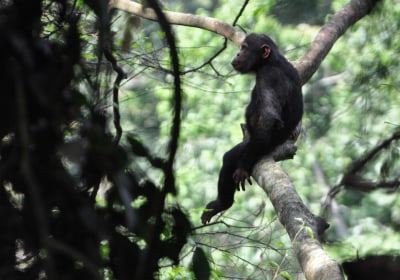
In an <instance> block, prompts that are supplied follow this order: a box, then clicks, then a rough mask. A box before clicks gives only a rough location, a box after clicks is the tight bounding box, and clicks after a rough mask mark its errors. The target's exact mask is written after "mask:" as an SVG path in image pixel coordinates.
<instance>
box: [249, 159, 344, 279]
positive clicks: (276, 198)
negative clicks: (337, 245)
mask: <svg viewBox="0 0 400 280" xmlns="http://www.w3.org/2000/svg"><path fill="white" fill-rule="evenodd" d="M252 175H253V178H254V179H255V180H256V182H257V183H258V185H259V186H261V188H262V189H263V190H264V191H265V192H266V193H267V195H268V197H269V199H270V200H271V203H272V205H273V206H274V208H275V211H276V213H277V215H278V219H279V221H280V222H281V223H282V225H283V226H284V227H285V229H286V231H287V233H288V234H289V237H290V240H291V241H292V245H293V249H294V252H295V253H296V256H297V259H298V261H299V263H300V265H301V267H302V270H303V272H304V275H305V277H306V278H307V279H308V280H342V279H344V278H343V275H342V272H341V270H340V267H339V265H338V264H337V262H336V261H334V260H333V259H331V258H330V257H329V256H328V255H327V254H326V253H325V251H324V250H323V249H322V246H321V244H320V242H319V235H320V234H322V233H323V232H324V230H325V229H326V227H327V224H326V223H325V221H324V220H323V219H321V218H319V217H317V216H315V215H313V214H312V213H311V212H310V211H309V210H308V209H307V207H306V206H305V205H304V204H303V202H302V201H301V198H300V197H299V195H298V194H297V192H296V190H295V188H294V186H293V184H292V182H291V181H290V178H289V177H288V175H287V174H286V173H285V172H284V171H283V170H282V168H280V167H279V166H278V165H277V164H276V163H275V161H274V160H273V159H272V158H270V157H265V158H263V159H262V160H260V161H259V162H258V163H257V164H256V166H255V167H254V168H253V173H252Z"/></svg>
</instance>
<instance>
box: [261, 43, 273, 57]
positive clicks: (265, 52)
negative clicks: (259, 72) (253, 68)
mask: <svg viewBox="0 0 400 280" xmlns="http://www.w3.org/2000/svg"><path fill="white" fill-rule="evenodd" d="M270 53H271V48H270V47H269V46H268V45H267V44H264V45H262V46H261V57H262V58H263V59H266V58H268V57H269V54H270Z"/></svg>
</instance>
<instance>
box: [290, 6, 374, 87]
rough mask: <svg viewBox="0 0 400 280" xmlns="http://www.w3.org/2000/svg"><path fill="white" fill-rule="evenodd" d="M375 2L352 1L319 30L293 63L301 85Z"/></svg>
mask: <svg viewBox="0 0 400 280" xmlns="http://www.w3.org/2000/svg"><path fill="white" fill-rule="evenodd" d="M377 2H379V0H352V1H350V3H348V4H347V5H345V6H344V7H343V8H341V9H340V10H339V11H338V12H337V13H336V14H335V15H334V16H333V17H332V19H331V20H330V21H329V22H328V23H327V24H325V25H324V26H323V27H322V28H321V30H320V31H319V32H318V34H317V36H316V37H315V39H314V40H313V42H312V44H311V47H310V48H309V49H308V51H307V52H306V54H305V55H303V57H302V58H301V59H300V60H299V61H297V62H295V63H294V65H295V67H296V68H297V70H298V71H299V73H300V76H301V80H302V82H303V84H305V83H306V82H307V81H308V80H309V79H310V78H311V77H312V75H313V74H314V73H315V72H316V71H317V69H318V67H319V66H320V64H321V62H322V61H323V60H324V59H325V57H326V56H327V54H328V53H329V51H330V50H331V48H332V47H333V45H334V44H335V42H336V41H337V39H339V37H340V36H342V35H343V34H344V33H345V32H346V30H347V29H348V28H349V27H350V26H352V25H353V24H354V23H356V22H357V21H358V20H360V19H361V18H362V17H364V16H366V15H367V14H369V12H370V11H371V10H372V8H373V7H374V6H375V4H376V3H377Z"/></svg>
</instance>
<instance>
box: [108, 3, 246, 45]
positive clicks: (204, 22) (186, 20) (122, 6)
mask: <svg viewBox="0 0 400 280" xmlns="http://www.w3.org/2000/svg"><path fill="white" fill-rule="evenodd" d="M110 7H111V8H116V9H119V10H121V11H125V12H128V13H131V14H134V15H137V16H139V17H143V18H146V19H149V20H157V15H156V13H155V12H154V10H153V9H151V8H144V7H143V6H142V5H140V4H138V3H136V2H132V1H129V0H110ZM164 15H165V17H166V18H167V20H168V22H169V23H170V24H175V25H184V26H191V27H198V28H201V29H205V30H209V31H212V32H214V33H217V34H220V35H222V36H224V37H225V38H227V39H228V40H230V41H232V42H233V43H234V44H235V45H236V46H239V45H240V43H241V42H242V40H243V39H244V36H245V34H244V33H243V32H242V31H238V30H236V29H235V28H234V27H233V26H232V25H230V24H227V23H225V22H223V21H220V20H217V19H215V18H211V17H205V16H198V15H193V14H186V13H178V12H170V11H164Z"/></svg>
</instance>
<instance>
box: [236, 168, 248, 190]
mask: <svg viewBox="0 0 400 280" xmlns="http://www.w3.org/2000/svg"><path fill="white" fill-rule="evenodd" d="M246 180H247V182H248V183H249V184H250V185H251V184H252V182H251V179H250V174H249V172H247V171H246V170H244V169H242V168H237V169H236V170H235V172H234V173H233V181H234V182H235V187H236V189H237V190H238V191H240V186H242V190H245V188H244V185H245V183H246Z"/></svg>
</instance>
